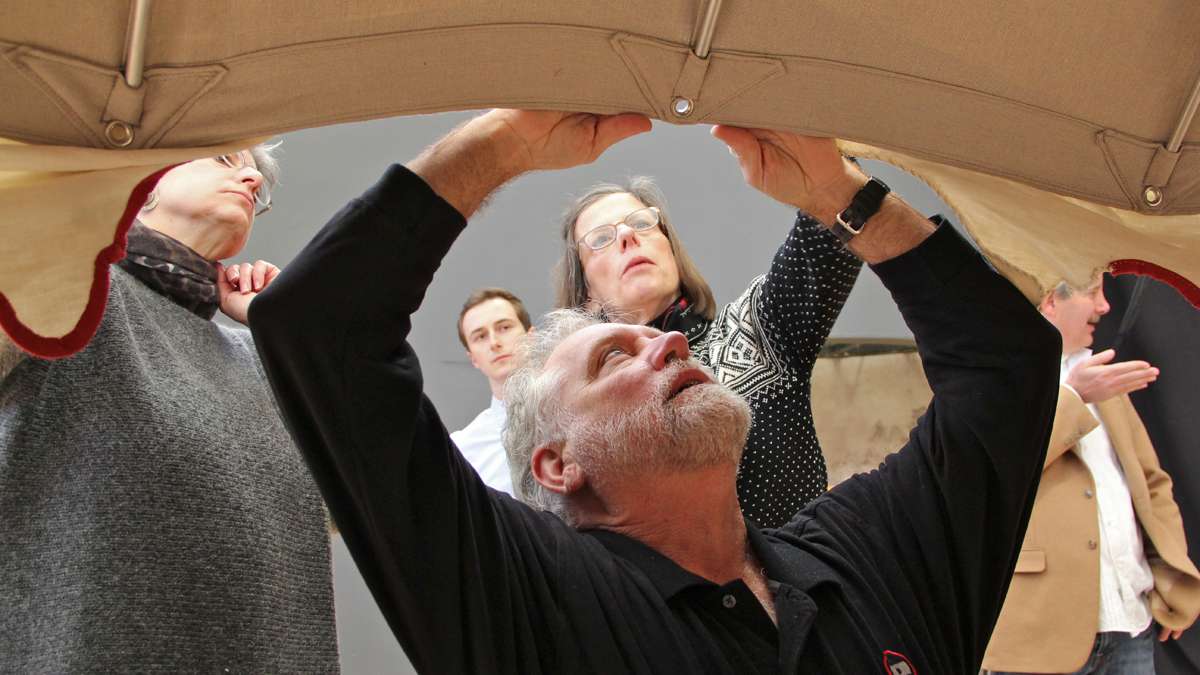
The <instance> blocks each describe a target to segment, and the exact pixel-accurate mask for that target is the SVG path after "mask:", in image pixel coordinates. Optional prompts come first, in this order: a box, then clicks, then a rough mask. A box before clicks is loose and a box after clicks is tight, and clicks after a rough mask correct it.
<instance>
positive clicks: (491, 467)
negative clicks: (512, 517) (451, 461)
mask: <svg viewBox="0 0 1200 675" xmlns="http://www.w3.org/2000/svg"><path fill="white" fill-rule="evenodd" d="M506 418H507V414H506V412H505V408H504V401H501V400H499V399H497V398H495V397H493V398H492V404H491V405H489V406H488V407H487V408H485V409H484V410H483V412H481V413H479V414H478V415H476V416H475V419H473V420H471V423H470V424H468V425H467V426H465V427H463V428H462V429H459V430H458V431H455V432H454V433H452V434H450V440H452V441H454V444H455V445H457V446H458V451H459V452H461V453H462V456H463V457H465V458H466V459H467V461H468V462H470V463H471V466H473V467H475V472H476V473H478V474H479V477H480V478H482V479H483V482H484V483H486V484H487V486H488V487H490V488H493V489H495V490H500V491H501V492H507V493H508V494H510V495H511V494H512V493H513V486H512V475H511V474H509V472H508V454H507V453H505V452H504V446H503V445H502V444H501V443H500V432H501V431H503V429H504V420H505V419H506Z"/></svg>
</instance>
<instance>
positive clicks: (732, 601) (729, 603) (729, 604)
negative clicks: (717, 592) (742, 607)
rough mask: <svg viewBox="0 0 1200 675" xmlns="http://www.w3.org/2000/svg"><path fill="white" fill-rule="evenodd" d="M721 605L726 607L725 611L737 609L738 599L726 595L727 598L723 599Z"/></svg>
mask: <svg viewBox="0 0 1200 675" xmlns="http://www.w3.org/2000/svg"><path fill="white" fill-rule="evenodd" d="M721 604H722V605H724V607H725V609H733V608H734V607H737V598H735V597H733V596H732V595H728V594H726V595H725V597H723V598H721Z"/></svg>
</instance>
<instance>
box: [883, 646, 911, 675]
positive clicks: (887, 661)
mask: <svg viewBox="0 0 1200 675" xmlns="http://www.w3.org/2000/svg"><path fill="white" fill-rule="evenodd" d="M883 672H885V673H887V675H917V669H916V667H915V666H913V664H912V661H909V660H908V657H907V656H905V655H903V654H900V653H898V652H894V651H892V650H890V649H889V650H887V651H885V652H883Z"/></svg>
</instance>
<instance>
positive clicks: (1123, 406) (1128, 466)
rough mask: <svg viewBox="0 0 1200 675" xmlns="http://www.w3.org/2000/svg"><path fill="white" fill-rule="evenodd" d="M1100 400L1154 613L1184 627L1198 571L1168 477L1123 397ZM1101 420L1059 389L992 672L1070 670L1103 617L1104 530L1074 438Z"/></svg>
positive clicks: (1195, 608) (991, 657) (991, 648)
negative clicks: (1149, 579)
mask: <svg viewBox="0 0 1200 675" xmlns="http://www.w3.org/2000/svg"><path fill="white" fill-rule="evenodd" d="M1097 408H1098V410H1099V412H1100V419H1102V420H1104V427H1105V429H1107V430H1108V434H1109V438H1110V439H1111V441H1112V446H1113V449H1114V450H1115V451H1116V453H1117V457H1118V459H1120V461H1121V467H1122V468H1123V469H1124V473H1125V480H1126V482H1127V483H1128V484H1129V493H1130V496H1131V497H1132V499H1133V506H1134V511H1135V512H1136V514H1137V519H1138V522H1139V524H1140V525H1141V527H1142V532H1143V533H1144V535H1145V537H1144V541H1145V549H1146V557H1147V559H1148V560H1149V562H1150V569H1151V571H1152V572H1153V574H1154V590H1153V591H1151V594H1150V603H1151V611H1152V612H1153V614H1154V619H1155V620H1156V621H1158V623H1159V624H1161V625H1163V626H1166V627H1169V628H1172V629H1180V628H1186V627H1188V626H1190V625H1191V624H1192V622H1193V621H1195V620H1196V616H1197V614H1200V572H1198V571H1197V570H1196V566H1195V565H1193V564H1192V561H1191V560H1189V559H1188V555H1187V540H1186V538H1185V535H1184V532H1183V520H1182V519H1181V518H1180V515H1179V507H1178V506H1176V504H1175V497H1174V495H1173V494H1172V491H1171V477H1170V476H1168V475H1167V474H1166V472H1165V471H1163V470H1162V468H1161V467H1160V466H1159V463H1158V455H1157V454H1156V453H1155V452H1154V446H1152V445H1151V444H1150V437H1149V436H1147V434H1146V428H1145V427H1144V426H1143V425H1142V421H1141V419H1140V418H1139V417H1138V416H1137V412H1136V411H1134V409H1133V405H1132V404H1131V403H1130V402H1129V397H1128V396H1118V397H1115V398H1112V399H1109V400H1108V401H1105V402H1103V403H1100V404H1098V405H1097ZM1098 425H1099V422H1097V420H1096V418H1095V417H1094V416H1093V415H1092V414H1091V411H1089V410H1088V407H1087V406H1086V405H1085V404H1084V403H1083V401H1082V400H1080V398H1079V396H1078V395H1077V394H1076V393H1075V392H1073V391H1071V390H1070V389H1068V388H1066V387H1061V388H1060V389H1059V394H1058V410H1057V412H1056V414H1055V418H1054V430H1053V432H1051V435H1050V446H1049V448H1048V449H1047V451H1046V464H1045V467H1044V468H1043V470H1042V482H1041V486H1040V487H1039V488H1038V494H1037V499H1036V501H1035V502H1034V506H1033V516H1032V517H1031V518H1030V520H1029V529H1028V530H1027V531H1026V534H1025V543H1024V544H1023V545H1022V547H1021V555H1020V557H1019V558H1018V559H1017V568H1016V573H1015V574H1014V575H1013V580H1012V585H1011V586H1010V587H1009V589H1008V596H1007V598H1006V599H1005V601H1004V609H1003V610H1002V611H1001V612H1000V620H999V621H998V622H997V624H996V629H995V631H994V632H993V633H992V640H991V644H989V645H988V650H987V654H986V655H985V656H984V660H983V666H984V668H986V669H988V670H1000V671H1013V672H1025V673H1070V672H1073V671H1076V670H1078V669H1079V668H1080V667H1082V666H1083V664H1084V662H1085V661H1086V660H1087V657H1088V654H1089V653H1090V652H1091V648H1092V643H1093V641H1094V640H1095V637H1096V631H1097V628H1098V626H1099V620H1100V618H1099V615H1100V548H1099V542H1100V532H1099V523H1098V517H1097V513H1096V509H1097V507H1096V498H1095V491H1094V489H1095V486H1094V484H1093V482H1092V474H1091V472H1090V471H1088V468H1087V466H1086V465H1085V464H1084V463H1083V459H1082V458H1080V456H1079V454H1078V447H1077V445H1076V444H1077V443H1078V442H1079V439H1080V438H1082V437H1083V436H1084V435H1085V434H1087V433H1088V432H1089V431H1091V430H1092V429H1094V428H1096V427H1097V426H1098Z"/></svg>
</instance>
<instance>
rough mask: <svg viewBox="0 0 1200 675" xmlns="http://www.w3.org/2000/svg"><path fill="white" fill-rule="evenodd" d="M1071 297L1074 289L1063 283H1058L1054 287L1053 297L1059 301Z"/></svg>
mask: <svg viewBox="0 0 1200 675" xmlns="http://www.w3.org/2000/svg"><path fill="white" fill-rule="evenodd" d="M1072 295H1075V287H1074V286H1072V285H1071V284H1068V283H1067V282H1065V281H1060V282H1058V285H1057V286H1055V287H1054V296H1055V297H1056V298H1058V299H1060V300H1066V299H1067V298H1069V297H1071V296H1072Z"/></svg>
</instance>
